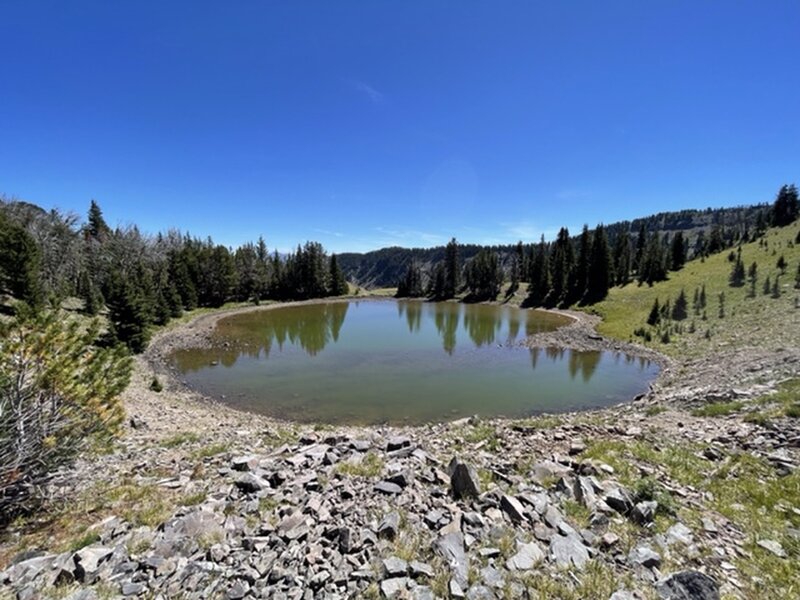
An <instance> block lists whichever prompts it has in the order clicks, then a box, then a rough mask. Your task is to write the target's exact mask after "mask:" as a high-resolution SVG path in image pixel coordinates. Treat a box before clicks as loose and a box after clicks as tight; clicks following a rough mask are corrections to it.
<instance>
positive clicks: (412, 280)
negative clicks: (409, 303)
mask: <svg viewBox="0 0 800 600" xmlns="http://www.w3.org/2000/svg"><path fill="white" fill-rule="evenodd" d="M423 295H424V291H423V288H422V271H421V269H420V267H419V265H418V264H417V263H416V261H414V260H413V259H412V260H411V262H409V263H408V266H407V267H406V272H405V275H403V277H402V279H401V280H400V281H399V282H398V284H397V294H396V296H397V297H398V298H419V297H421V296H423Z"/></svg>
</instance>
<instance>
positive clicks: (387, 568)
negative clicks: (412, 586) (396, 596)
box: [381, 556, 408, 577]
mask: <svg viewBox="0 0 800 600" xmlns="http://www.w3.org/2000/svg"><path fill="white" fill-rule="evenodd" d="M381 562H382V564H383V570H384V572H385V573H386V577H401V576H405V575H406V574H407V573H408V563H407V562H406V561H404V560H403V559H402V558H398V557H396V556H390V557H389V558H384V559H383V561H381Z"/></svg>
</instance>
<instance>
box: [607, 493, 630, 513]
mask: <svg viewBox="0 0 800 600" xmlns="http://www.w3.org/2000/svg"><path fill="white" fill-rule="evenodd" d="M604 500H605V501H606V504H608V505H609V506H610V507H611V508H613V509H614V510H615V511H617V512H618V513H620V514H623V515H627V514H629V513H630V512H631V511H632V510H633V500H632V499H631V495H630V493H629V492H628V490H626V489H625V488H623V487H614V488H611V489H610V490H608V491H606V495H605V498H604Z"/></svg>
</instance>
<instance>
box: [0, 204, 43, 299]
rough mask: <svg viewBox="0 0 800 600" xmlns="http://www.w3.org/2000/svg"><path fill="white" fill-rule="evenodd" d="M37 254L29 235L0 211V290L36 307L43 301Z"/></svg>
mask: <svg viewBox="0 0 800 600" xmlns="http://www.w3.org/2000/svg"><path fill="white" fill-rule="evenodd" d="M41 256H42V255H41V250H40V249H39V247H38V246H37V245H36V242H35V241H34V239H33V237H31V235H30V234H29V233H28V232H27V231H25V229H23V228H22V227H20V226H19V225H16V224H15V223H11V222H10V221H9V220H8V219H6V217H5V215H3V213H0V291H5V292H8V293H9V294H11V295H12V296H14V297H15V298H17V299H18V300H23V301H24V302H26V303H27V304H28V305H29V306H31V307H34V308H38V307H40V306H41V305H42V303H43V301H44V294H43V291H42V287H41V283H40V279H39V277H40V265H41Z"/></svg>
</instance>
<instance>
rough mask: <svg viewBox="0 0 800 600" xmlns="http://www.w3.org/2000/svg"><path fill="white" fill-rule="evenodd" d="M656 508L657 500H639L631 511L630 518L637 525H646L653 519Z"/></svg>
mask: <svg viewBox="0 0 800 600" xmlns="http://www.w3.org/2000/svg"><path fill="white" fill-rule="evenodd" d="M657 509H658V502H656V501H655V500H648V501H646V502H639V503H637V504H636V506H634V507H633V510H632V511H631V519H632V520H633V522H634V523H638V524H639V525H647V524H648V523H652V522H653V519H655V518H656V510H657Z"/></svg>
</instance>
